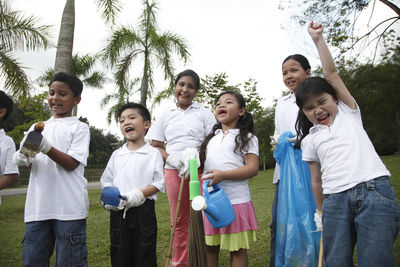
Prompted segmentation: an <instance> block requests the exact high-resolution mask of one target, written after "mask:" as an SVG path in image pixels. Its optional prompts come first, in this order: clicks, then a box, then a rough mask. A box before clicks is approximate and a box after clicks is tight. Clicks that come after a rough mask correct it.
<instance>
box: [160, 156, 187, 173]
mask: <svg viewBox="0 0 400 267" xmlns="http://www.w3.org/2000/svg"><path fill="white" fill-rule="evenodd" d="M165 161H166V162H167V164H168V165H169V166H171V167H174V168H175V169H177V170H178V171H180V169H181V168H182V167H183V165H184V163H183V158H182V156H181V155H169V156H168V157H167V159H166V160H165Z"/></svg>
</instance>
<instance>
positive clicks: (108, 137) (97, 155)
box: [79, 117, 123, 168]
mask: <svg viewBox="0 0 400 267" xmlns="http://www.w3.org/2000/svg"><path fill="white" fill-rule="evenodd" d="M79 120H80V121H82V122H84V123H86V124H88V125H89V131H90V145H89V157H88V160H87V167H88V168H104V167H105V166H106V165H107V162H108V159H109V158H110V157H111V154H112V153H113V152H114V150H116V149H117V148H118V147H120V146H121V145H122V144H123V140H120V139H119V138H118V137H117V136H115V135H113V134H111V133H107V134H105V133H104V130H103V129H99V128H96V127H94V126H90V124H89V121H88V119H87V118H82V117H80V118H79Z"/></svg>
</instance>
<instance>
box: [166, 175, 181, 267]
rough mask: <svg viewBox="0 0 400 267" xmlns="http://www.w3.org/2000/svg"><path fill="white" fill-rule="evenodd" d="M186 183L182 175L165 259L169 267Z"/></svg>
mask: <svg viewBox="0 0 400 267" xmlns="http://www.w3.org/2000/svg"><path fill="white" fill-rule="evenodd" d="M184 184H185V177H182V179H181V185H180V187H179V193H178V202H177V203H176V209H175V216H174V223H173V225H172V230H171V235H170V237H169V246H168V253H167V260H166V261H165V267H169V266H170V265H171V260H172V244H173V242H174V236H175V228H176V221H177V219H178V213H179V208H180V206H181V199H182V191H183V185H184Z"/></svg>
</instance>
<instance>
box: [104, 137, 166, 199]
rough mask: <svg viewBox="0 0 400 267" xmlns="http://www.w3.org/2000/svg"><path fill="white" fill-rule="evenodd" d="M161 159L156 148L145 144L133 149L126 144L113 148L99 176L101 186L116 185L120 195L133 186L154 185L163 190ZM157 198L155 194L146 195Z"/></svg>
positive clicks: (130, 189)
mask: <svg viewBox="0 0 400 267" xmlns="http://www.w3.org/2000/svg"><path fill="white" fill-rule="evenodd" d="M163 165H164V162H163V159H162V157H161V154H160V152H159V151H158V149H156V148H154V147H152V146H150V145H149V144H147V143H146V144H145V145H144V146H142V147H141V148H139V149H138V150H135V151H131V150H128V148H127V146H126V144H124V145H123V146H122V147H121V148H119V149H117V150H115V151H114V152H113V153H112V155H111V158H110V160H109V161H108V163H107V167H106V168H105V170H104V172H103V175H102V176H101V178H100V181H101V187H105V186H113V187H118V189H119V191H120V193H121V195H126V193H128V192H130V191H132V190H133V189H135V188H138V189H144V188H145V187H146V186H148V185H153V186H155V187H156V188H157V189H158V190H159V191H160V192H164V169H163ZM147 198H149V199H154V200H156V199H157V194H154V195H152V196H149V197H147Z"/></svg>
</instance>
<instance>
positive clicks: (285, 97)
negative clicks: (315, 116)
mask: <svg viewBox="0 0 400 267" xmlns="http://www.w3.org/2000/svg"><path fill="white" fill-rule="evenodd" d="M282 99H283V100H284V101H287V100H291V101H292V102H293V103H296V97H295V96H294V94H293V93H290V94H288V95H286V96H283V97H282Z"/></svg>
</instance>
